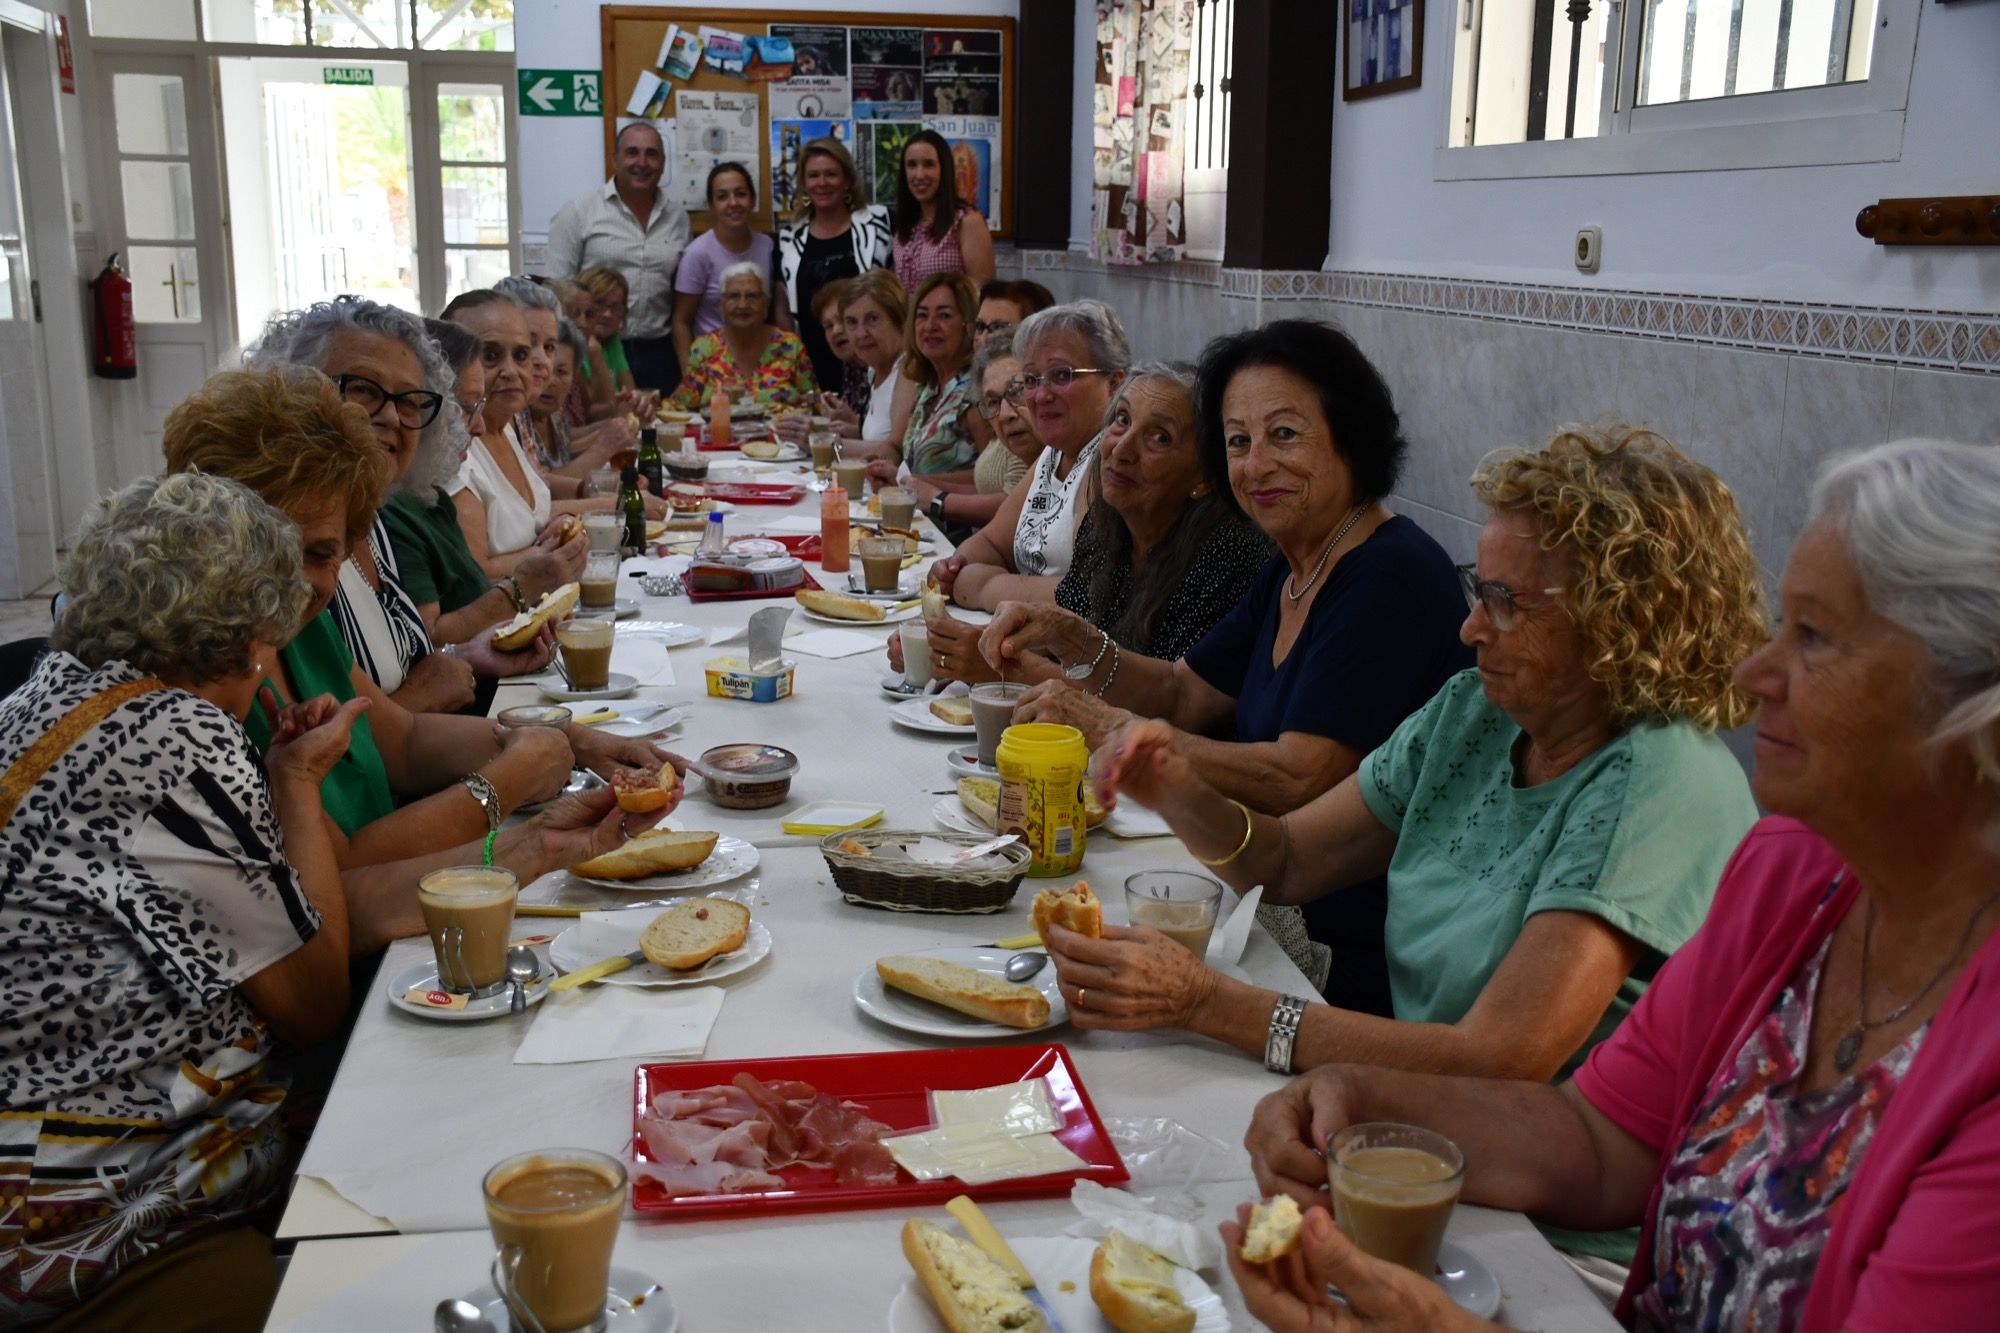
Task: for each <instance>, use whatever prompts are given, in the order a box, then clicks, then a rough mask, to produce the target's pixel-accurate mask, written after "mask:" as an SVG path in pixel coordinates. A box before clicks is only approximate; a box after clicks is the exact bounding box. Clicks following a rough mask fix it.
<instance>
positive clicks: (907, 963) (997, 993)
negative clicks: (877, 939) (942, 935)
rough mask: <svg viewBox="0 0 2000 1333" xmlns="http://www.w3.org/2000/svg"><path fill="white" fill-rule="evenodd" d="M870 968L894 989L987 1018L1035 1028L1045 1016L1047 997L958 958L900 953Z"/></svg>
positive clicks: (994, 1021) (1047, 1005)
mask: <svg viewBox="0 0 2000 1333" xmlns="http://www.w3.org/2000/svg"><path fill="white" fill-rule="evenodd" d="M875 973H876V975H877V976H879V977H881V978H882V980H883V981H884V982H886V983H887V984H888V985H891V986H893V987H895V988H896V989H897V990H899V991H906V992H908V993H909V994H911V995H914V996H916V997H917V998H918V999H922V1000H929V1001H930V1002H931V1003H933V1004H941V1005H943V1006H944V1007H945V1008H947V1009H955V1010H957V1011H958V1012H959V1013H961V1014H969V1015H971V1016H972V1017H973V1018H983V1019H985V1020H986V1021H987V1022H989V1023H1004V1024H1006V1025H1007V1026H1008V1027H1010V1028H1038V1027H1042V1026H1045V1025H1046V1024H1047V1023H1048V1021H1049V1000H1048V997H1047V996H1046V995H1043V994H1042V993H1041V992H1040V991H1039V990H1037V989H1035V988H1034V987H1033V986H1016V985H1015V984H1014V983H1013V982H1011V981H1002V980H1001V979H1000V978H999V977H996V976H991V975H989V974H987V973H985V972H981V971H980V970H979V969H977V968H973V967H967V966H965V965H964V964H963V963H947V962H945V961H944V960H943V959H942V958H921V957H916V956H914V955H908V954H903V955H898V956H896V957H893V958H878V959H876V960H875Z"/></svg>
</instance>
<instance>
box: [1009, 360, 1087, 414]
mask: <svg viewBox="0 0 2000 1333" xmlns="http://www.w3.org/2000/svg"><path fill="white" fill-rule="evenodd" d="M1111 373H1112V372H1110V371H1108V370H1098V369H1095V368H1093V367H1090V366H1057V367H1056V368H1055V369H1053V370H1051V371H1048V372H1047V373H1046V374H1036V373H1034V372H1032V371H1029V372H1027V373H1024V374H1022V375H1019V376H1017V377H1016V378H1015V379H1014V380H1013V381H1012V382H1011V383H1009V384H1008V385H1007V401H1008V402H1010V403H1012V404H1013V405H1014V406H1016V407H1019V406H1021V402H1022V400H1023V399H1025V398H1026V397H1027V396H1028V395H1029V394H1031V393H1033V392H1034V391H1035V390H1037V389H1039V388H1041V387H1042V386H1043V385H1044V384H1046V385H1048V386H1049V387H1050V388H1051V389H1055V390H1058V391H1060V390H1063V389H1067V388H1068V387H1069V386H1070V385H1072V384H1074V383H1076V377H1077V376H1079V375H1109V374H1111Z"/></svg>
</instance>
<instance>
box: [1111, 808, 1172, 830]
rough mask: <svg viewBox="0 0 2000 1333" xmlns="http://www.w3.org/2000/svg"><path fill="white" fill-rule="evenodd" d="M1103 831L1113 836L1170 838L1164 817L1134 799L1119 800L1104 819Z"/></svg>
mask: <svg viewBox="0 0 2000 1333" xmlns="http://www.w3.org/2000/svg"><path fill="white" fill-rule="evenodd" d="M1104 831H1105V832H1106V833H1109V834H1110V835H1111V836H1112V837H1114V838H1171V837H1172V836H1173V835H1174V831H1173V830H1172V829H1171V828H1168V827H1167V821H1166V817H1165V816H1164V815H1159V814H1155V813H1154V812H1153V811H1151V810H1148V809H1147V808H1146V807H1145V806H1143V805H1140V804H1138V803H1137V802H1136V801H1120V802H1119V803H1118V807H1117V808H1116V809H1114V810H1113V811H1112V812H1111V813H1110V814H1109V815H1107V816H1105V819H1104Z"/></svg>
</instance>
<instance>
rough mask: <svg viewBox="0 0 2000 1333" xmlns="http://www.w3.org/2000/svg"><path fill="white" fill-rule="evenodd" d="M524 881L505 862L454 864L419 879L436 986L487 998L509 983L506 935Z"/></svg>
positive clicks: (455, 992)
mask: <svg viewBox="0 0 2000 1333" xmlns="http://www.w3.org/2000/svg"><path fill="white" fill-rule="evenodd" d="M519 892H520V882H519V881H518V880H516V879H515V878H514V872H513V871H511V870H508V869H506V868H504V867H501V866H450V867H447V868H446V869H443V870H433V871H431V872H430V873H429V874H428V875H425V876H424V877H423V878H422V879H420V880H418V881H417V907H418V910H420V911H421V912H422V913H423V914H424V929H425V930H427V931H428V932H430V937H431V948H432V949H433V950H435V951H436V953H437V965H438V989H440V990H447V991H450V992H451V993H452V994H454V995H470V996H471V997H472V998H473V999H475V1000H477V999H484V998H485V997H486V996H488V995H495V994H498V993H499V992H500V990H501V988H502V987H504V986H505V985H506V973H507V936H508V935H509V934H510V933H511V931H512V930H513V925H514V899H515V897H516V895H517V894H518V893H519Z"/></svg>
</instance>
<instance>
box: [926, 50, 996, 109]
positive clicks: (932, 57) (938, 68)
mask: <svg viewBox="0 0 2000 1333" xmlns="http://www.w3.org/2000/svg"><path fill="white" fill-rule="evenodd" d="M999 114H1000V34H999V33H997V32H994V31H991V30H988V29H981V28H949V29H943V30H938V31H926V32H925V33H924V115H925V116H926V117H930V116H997V115H999Z"/></svg>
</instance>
